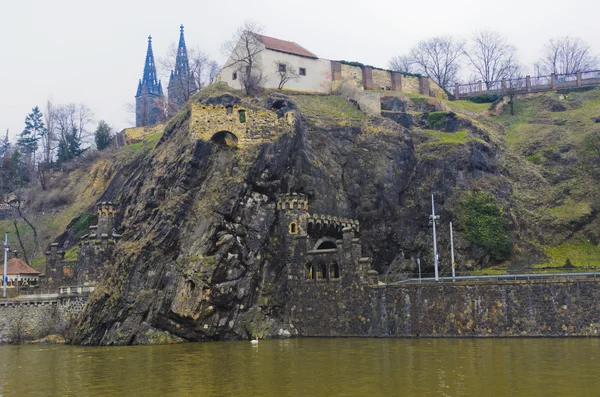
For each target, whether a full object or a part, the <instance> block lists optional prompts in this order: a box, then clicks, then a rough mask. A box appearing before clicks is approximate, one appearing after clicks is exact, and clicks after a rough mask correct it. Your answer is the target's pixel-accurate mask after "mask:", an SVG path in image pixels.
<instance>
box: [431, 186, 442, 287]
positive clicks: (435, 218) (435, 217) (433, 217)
mask: <svg viewBox="0 0 600 397" xmlns="http://www.w3.org/2000/svg"><path fill="white" fill-rule="evenodd" d="M439 222H440V216H439V215H435V203H434V202H433V193H432V194H431V215H429V224H430V225H432V226H433V266H434V269H435V281H439V279H440V278H439V273H438V250H437V238H436V235H435V226H436V224H438V225H439Z"/></svg>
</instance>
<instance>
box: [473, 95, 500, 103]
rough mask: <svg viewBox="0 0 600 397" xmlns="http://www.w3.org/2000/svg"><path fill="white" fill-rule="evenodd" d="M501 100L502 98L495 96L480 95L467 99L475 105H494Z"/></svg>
mask: <svg viewBox="0 0 600 397" xmlns="http://www.w3.org/2000/svg"><path fill="white" fill-rule="evenodd" d="M501 99H502V97H500V96H498V95H496V94H481V95H476V96H472V97H469V101H471V102H475V103H494V102H496V101H499V100H501Z"/></svg>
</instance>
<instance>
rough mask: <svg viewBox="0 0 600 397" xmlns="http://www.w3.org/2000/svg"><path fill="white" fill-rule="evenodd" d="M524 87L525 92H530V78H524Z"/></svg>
mask: <svg viewBox="0 0 600 397" xmlns="http://www.w3.org/2000/svg"><path fill="white" fill-rule="evenodd" d="M525 87H526V88H527V92H531V76H525Z"/></svg>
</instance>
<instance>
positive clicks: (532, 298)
mask: <svg viewBox="0 0 600 397" xmlns="http://www.w3.org/2000/svg"><path fill="white" fill-rule="evenodd" d="M292 295H293V296H292V299H291V302H293V304H292V305H291V306H290V323H291V324H293V326H294V327H295V328H296V329H297V330H298V334H299V335H300V336H371V337H518V336H599V335H600V281H563V282H559V281H536V282H506V283H501V284H477V285H475V284H470V285H469V284H421V285H415V284H413V285H403V286H377V287H370V286H367V285H360V284H354V285H352V286H349V287H346V288H340V287H339V286H338V285H332V284H327V283H323V284H315V283H306V284H301V285H300V287H298V288H296V289H294V290H293V291H292Z"/></svg>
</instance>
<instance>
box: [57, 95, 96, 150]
mask: <svg viewBox="0 0 600 397" xmlns="http://www.w3.org/2000/svg"><path fill="white" fill-rule="evenodd" d="M52 118H53V128H54V129H55V131H54V140H55V141H59V140H61V139H66V137H67V135H68V134H69V133H70V132H71V131H73V130H74V129H75V130H77V135H78V138H79V140H80V141H81V142H87V141H89V139H90V138H91V137H92V136H93V134H94V133H93V132H92V131H90V130H89V129H88V127H89V125H91V124H92V123H93V113H92V111H91V110H90V109H89V108H88V107H87V106H86V105H84V104H78V105H77V104H74V103H70V104H68V105H59V106H55V107H53V110H52ZM87 143H90V142H87Z"/></svg>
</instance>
